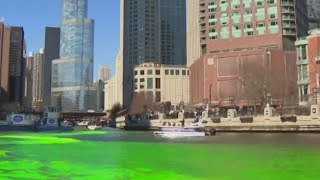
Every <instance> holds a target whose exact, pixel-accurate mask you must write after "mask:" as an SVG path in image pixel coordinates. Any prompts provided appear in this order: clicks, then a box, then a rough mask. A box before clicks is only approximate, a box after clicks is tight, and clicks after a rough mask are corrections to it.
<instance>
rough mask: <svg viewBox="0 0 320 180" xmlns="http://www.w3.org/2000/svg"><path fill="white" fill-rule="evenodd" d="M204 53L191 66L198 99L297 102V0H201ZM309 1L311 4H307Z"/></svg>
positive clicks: (223, 103)
mask: <svg viewBox="0 0 320 180" xmlns="http://www.w3.org/2000/svg"><path fill="white" fill-rule="evenodd" d="M199 6H200V8H199V11H200V15H199V26H200V44H201V45H200V46H201V54H202V55H201V57H200V58H199V59H198V60H196V61H195V62H194V63H193V64H192V65H191V67H190V71H191V75H190V86H191V87H190V89H191V92H190V97H191V99H190V100H191V103H192V104H194V105H195V104H201V103H204V102H211V103H212V104H217V105H221V106H230V105H231V100H232V101H233V102H235V103H236V105H237V106H248V105H252V104H253V103H255V104H262V103H265V102H266V99H267V96H268V97H270V96H271V97H272V99H273V100H274V103H278V104H284V103H285V104H295V103H296V102H297V100H298V98H297V91H296V89H297V88H296V86H297V85H296V78H297V77H296V74H297V72H296V52H295V46H294V42H295V40H296V35H297V31H300V30H302V29H301V28H297V26H296V18H295V17H296V12H297V11H296V9H295V7H297V6H295V3H294V1H293V0H255V1H253V0H230V1H226V0H220V1H217V0H199ZM303 7H305V6H303Z"/></svg>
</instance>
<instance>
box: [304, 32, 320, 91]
mask: <svg viewBox="0 0 320 180" xmlns="http://www.w3.org/2000/svg"><path fill="white" fill-rule="evenodd" d="M307 39H308V51H307V57H308V60H309V79H310V90H311V95H313V94H314V91H315V89H316V88H319V81H320V79H319V75H320V65H319V64H320V36H319V35H310V36H309V37H308V38H307Z"/></svg>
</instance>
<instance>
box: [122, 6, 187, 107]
mask: <svg viewBox="0 0 320 180" xmlns="http://www.w3.org/2000/svg"><path fill="white" fill-rule="evenodd" d="M121 36H122V37H121V38H120V40H121V41H123V42H121V43H120V46H121V47H120V50H121V51H122V52H121V56H122V57H123V69H124V71H123V75H122V76H123V85H124V88H123V89H124V91H123V103H122V104H124V106H125V107H128V106H129V105H130V103H131V100H132V96H133V88H134V84H133V76H134V75H133V69H134V67H135V66H136V65H139V64H142V63H144V62H149V61H152V62H155V63H157V64H175V65H186V1H185V0H161V1H156V0H122V1H121ZM119 54H120V53H119Z"/></svg>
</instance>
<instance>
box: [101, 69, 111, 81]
mask: <svg viewBox="0 0 320 180" xmlns="http://www.w3.org/2000/svg"><path fill="white" fill-rule="evenodd" d="M111 76H112V74H111V68H110V67H109V66H104V65H100V66H99V80H101V81H103V82H106V81H108V80H109V79H111Z"/></svg>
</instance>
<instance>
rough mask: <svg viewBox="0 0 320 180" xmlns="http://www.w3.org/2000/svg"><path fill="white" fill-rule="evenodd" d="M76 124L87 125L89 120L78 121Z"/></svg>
mask: <svg viewBox="0 0 320 180" xmlns="http://www.w3.org/2000/svg"><path fill="white" fill-rule="evenodd" d="M77 125H78V126H88V125H89V121H82V122H78V123H77Z"/></svg>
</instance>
